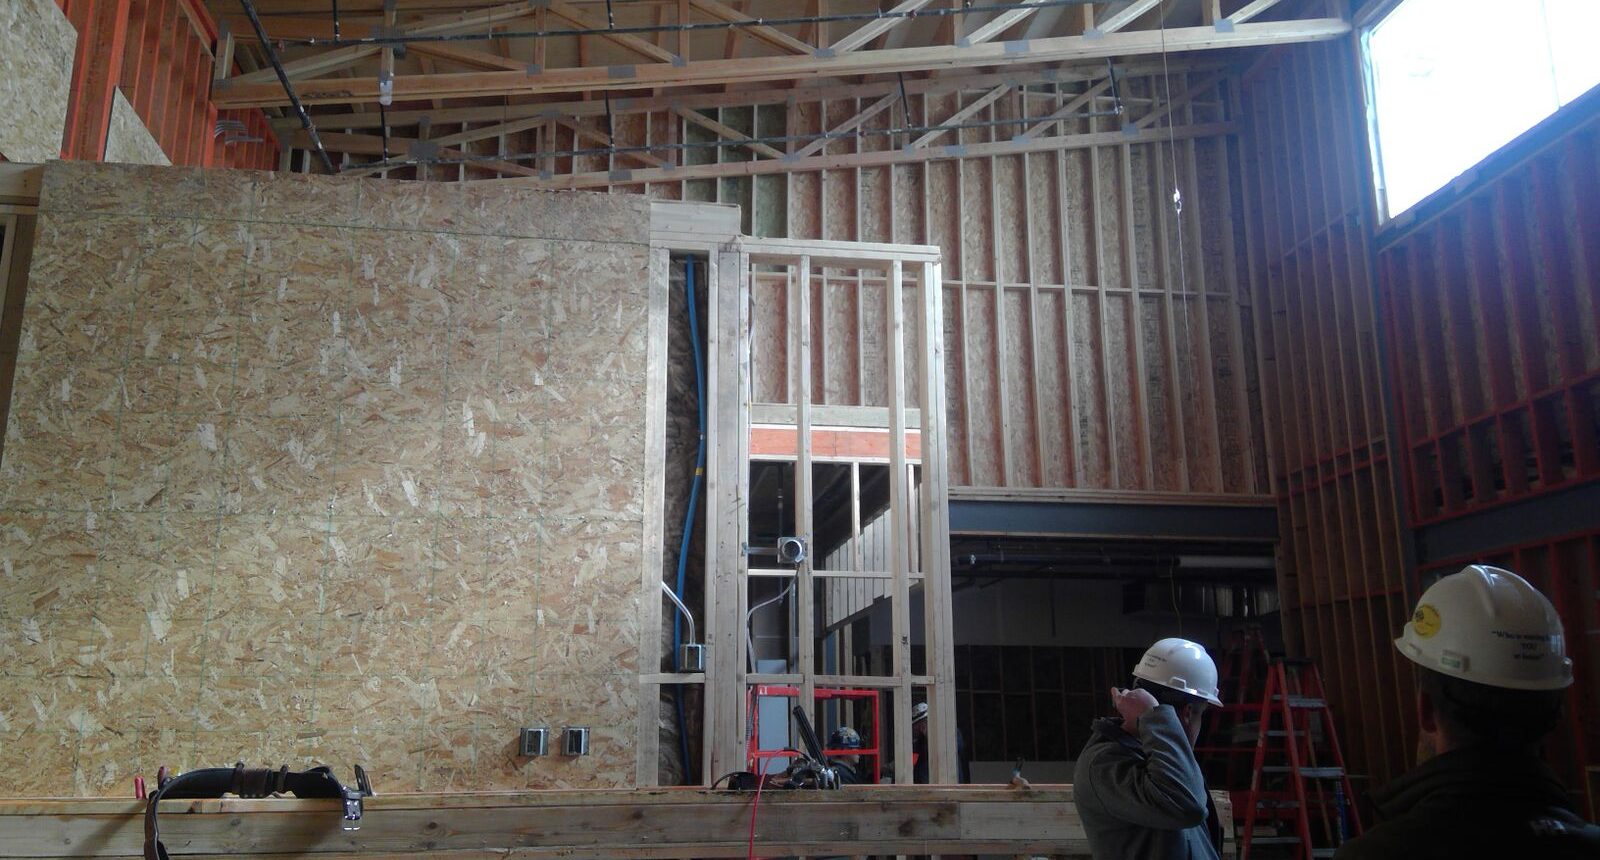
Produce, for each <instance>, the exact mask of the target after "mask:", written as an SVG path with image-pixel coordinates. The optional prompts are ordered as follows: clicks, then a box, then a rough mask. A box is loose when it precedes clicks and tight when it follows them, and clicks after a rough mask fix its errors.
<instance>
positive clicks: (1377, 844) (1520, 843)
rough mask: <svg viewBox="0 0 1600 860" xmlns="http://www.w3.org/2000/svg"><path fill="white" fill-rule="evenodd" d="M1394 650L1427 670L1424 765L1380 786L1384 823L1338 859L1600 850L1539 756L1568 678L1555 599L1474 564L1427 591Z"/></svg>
mask: <svg viewBox="0 0 1600 860" xmlns="http://www.w3.org/2000/svg"><path fill="white" fill-rule="evenodd" d="M1395 645H1396V646H1398V647H1399V649H1400V653H1401V654H1404V655H1405V656H1406V659H1408V660H1410V661H1411V662H1413V663H1415V664H1417V666H1418V667H1419V668H1418V670H1417V714H1418V718H1419V719H1418V722H1419V725H1420V728H1421V735H1420V737H1419V739H1418V745H1417V746H1418V755H1419V758H1421V759H1422V761H1421V763H1420V764H1419V765H1418V766H1417V768H1416V769H1414V770H1412V771H1411V772H1410V773H1408V774H1406V775H1405V776H1402V777H1400V779H1398V780H1397V781H1395V782H1394V783H1393V784H1391V785H1388V786H1385V787H1384V788H1383V789H1381V790H1380V791H1378V792H1376V793H1375V795H1374V797H1373V802H1374V805H1375V806H1376V807H1377V811H1378V814H1379V818H1380V820H1382V821H1383V823H1382V824H1379V825H1378V826H1376V827H1373V828H1371V829H1369V830H1368V831H1367V833H1366V835H1365V836H1362V837H1359V838H1357V839H1354V840H1351V841H1350V842H1347V843H1345V845H1344V846H1343V847H1341V848H1340V849H1339V852H1338V853H1337V854H1336V855H1335V857H1337V858H1340V860H1369V858H1387V857H1395V858H1405V860H1423V858H1429V857H1449V858H1460V857H1529V858H1533V857H1538V858H1549V859H1550V860H1558V858H1569V857H1571V858H1577V857H1585V858H1590V860H1593V858H1597V857H1600V828H1596V827H1595V826H1593V825H1589V824H1585V823H1584V821H1583V819H1582V818H1580V817H1579V816H1578V815H1577V814H1576V813H1575V812H1573V810H1572V807H1571V804H1570V802H1569V801H1568V799H1567V792H1566V789H1565V788H1563V787H1562V785H1561V782H1560V781H1559V780H1558V779H1557V778H1556V775H1555V773H1554V772H1552V771H1551V770H1550V768H1549V766H1548V765H1546V764H1545V763H1544V761H1543V760H1542V759H1541V758H1540V757H1539V750H1538V746H1539V742H1540V740H1542V739H1543V738H1544V736H1545V735H1547V734H1549V733H1550V731H1551V730H1552V729H1554V728H1555V727H1556V724H1557V723H1558V722H1559V721H1560V719H1561V700H1562V697H1563V695H1564V694H1563V692H1562V691H1563V690H1565V689H1566V688H1567V686H1568V685H1570V684H1571V683H1572V661H1571V660H1570V659H1568V658H1567V656H1566V639H1565V636H1564V635H1563V632H1562V629H1561V618H1560V617H1559V616H1558V615H1556V610H1555V607H1554V606H1551V605H1550V601H1549V600H1547V599H1546V598H1545V596H1544V595H1543V594H1540V593H1539V591H1538V589H1536V588H1534V587H1533V586H1532V585H1529V584H1528V582H1527V581H1526V580H1524V579H1523V578H1522V577H1520V576H1517V575H1516V574H1514V573H1512V572H1511V571H1509V570H1501V569H1500V568H1497V567H1489V566H1487V565H1480V564H1474V565H1470V566H1468V567H1466V568H1464V569H1463V570H1462V571H1461V572H1460V573H1454V574H1451V575H1450V576H1446V577H1444V578H1442V579H1440V580H1439V581H1438V582H1436V583H1434V584H1433V586H1432V587H1431V588H1429V589H1428V590H1427V591H1425V592H1423V594H1422V599H1421V600H1420V601H1418V603H1417V610H1416V612H1414V613H1412V615H1411V620H1410V621H1409V622H1407V623H1406V626H1405V632H1404V633H1402V634H1401V636H1400V638H1399V639H1397V640H1395Z"/></svg>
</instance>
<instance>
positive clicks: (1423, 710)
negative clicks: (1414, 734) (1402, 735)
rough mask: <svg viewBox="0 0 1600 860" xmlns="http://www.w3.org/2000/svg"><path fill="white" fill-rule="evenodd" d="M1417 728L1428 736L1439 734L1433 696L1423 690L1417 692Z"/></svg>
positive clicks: (1437, 716)
mask: <svg viewBox="0 0 1600 860" xmlns="http://www.w3.org/2000/svg"><path fill="white" fill-rule="evenodd" d="M1417 727H1418V728H1420V729H1421V730H1422V731H1424V732H1428V733H1430V734H1438V732H1439V712H1438V711H1437V710H1436V709H1435V708H1434V704H1433V696H1431V695H1429V694H1428V693H1427V692H1426V691H1424V690H1418V691H1417Z"/></svg>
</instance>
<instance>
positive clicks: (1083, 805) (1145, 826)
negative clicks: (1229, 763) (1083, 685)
mask: <svg viewBox="0 0 1600 860" xmlns="http://www.w3.org/2000/svg"><path fill="white" fill-rule="evenodd" d="M1133 685H1134V686H1133V689H1131V690H1123V689H1112V691H1111V702H1112V704H1113V705H1114V706H1115V707H1116V709H1117V713H1118V714H1119V715H1120V716H1118V717H1105V718H1103V719H1099V720H1096V721H1095V723H1094V727H1093V728H1094V730H1093V734H1092V735H1091V736H1090V738H1089V743H1088V745H1086V746H1085V747H1084V748H1083V754H1082V755H1080V756H1079V757H1078V766H1077V768H1076V770H1074V771H1073V785H1072V799H1073V802H1074V803H1076V804H1077V806H1078V817H1079V818H1080V819H1081V820H1082V821H1083V829H1084V831H1085V832H1086V833H1087V834H1088V837H1089V850H1090V851H1092V852H1093V853H1094V856H1095V858H1096V860H1132V858H1139V860H1167V858H1172V860H1179V858H1200V860H1206V858H1213V860H1214V858H1216V857H1218V856H1219V852H1220V850H1221V847H1222V827H1221V825H1220V824H1219V823H1218V819H1217V811H1216V808H1215V807H1214V806H1213V805H1212V803H1211V795H1210V794H1208V793H1207V792H1206V782H1205V777H1204V776H1203V775H1202V774H1201V772H1200V763H1199V762H1197V761H1195V757H1194V741H1195V738H1196V737H1198V736H1199V734H1200V717H1201V714H1203V713H1205V710H1206V708H1207V707H1208V706H1210V705H1221V704H1222V702H1221V700H1219V699H1218V698H1217V664H1216V663H1213V662H1212V660H1211V655H1209V654H1207V653H1206V649H1205V648H1203V647H1201V646H1200V645H1199V644H1197V643H1194V642H1190V641H1189V640H1187V639H1163V640H1161V641H1160V642H1157V643H1156V644H1154V645H1152V646H1150V650H1148V651H1146V652H1144V657H1143V658H1142V659H1141V660H1140V661H1139V665H1138V666H1135V667H1134V669H1133Z"/></svg>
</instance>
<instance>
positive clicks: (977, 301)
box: [965, 287, 1009, 487]
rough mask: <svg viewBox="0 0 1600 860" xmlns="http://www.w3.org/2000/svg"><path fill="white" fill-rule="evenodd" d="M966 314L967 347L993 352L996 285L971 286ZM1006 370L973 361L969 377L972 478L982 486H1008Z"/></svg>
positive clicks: (986, 352) (968, 395) (979, 352)
mask: <svg viewBox="0 0 1600 860" xmlns="http://www.w3.org/2000/svg"><path fill="white" fill-rule="evenodd" d="M965 316H966V335H967V345H968V348H969V349H972V350H973V351H974V352H975V353H977V354H979V355H985V356H990V355H994V354H995V345H996V344H995V291H994V288H993V287H968V288H967V305H966V314H965ZM1003 371H1004V368H1000V367H996V366H995V365H994V364H992V363H990V362H988V361H985V362H983V363H981V364H980V363H976V362H974V363H973V365H972V372H971V373H970V374H968V376H967V398H968V402H969V403H970V404H971V405H972V414H971V415H970V416H968V418H969V422H970V423H969V426H970V431H971V433H972V440H971V448H972V481H973V483H975V484H978V485H981V486H988V487H1002V486H1005V477H1006V476H1005V470H1004V464H1003V463H1002V462H1001V457H1000V453H1001V452H1000V445H1001V443H1000V434H1002V433H1004V432H1005V425H1006V419H1007V418H1008V417H1009V416H1007V415H1003V414H1001V411H1000V379H999V374H1000V373H1002V372H1003Z"/></svg>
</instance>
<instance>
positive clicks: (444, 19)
mask: <svg viewBox="0 0 1600 860" xmlns="http://www.w3.org/2000/svg"><path fill="white" fill-rule="evenodd" d="M543 2H544V0H521V2H518V3H506V4H502V5H500V6H495V7H493V8H490V9H484V10H482V11H478V12H469V13H467V14H464V15H445V16H439V17H432V18H425V19H423V20H421V21H417V22H414V23H411V24H407V25H405V26H403V27H399V28H397V29H398V32H399V34H400V36H401V37H402V38H403V37H404V36H451V35H457V34H461V33H472V32H476V31H483V30H490V29H494V28H498V27H503V26H505V25H507V24H510V23H512V22H514V21H518V20H521V19H523V18H526V17H529V16H530V15H533V14H534V13H535V12H537V11H538V10H539V9H540V8H542V6H543ZM267 35H268V36H269V37H270V36H271V35H272V34H271V33H268V34H267ZM381 50H382V46H381V45H351V46H349V47H346V48H335V49H333V50H331V51H324V52H321V53H316V54H312V55H311V56H309V57H301V58H300V59H298V60H291V61H289V62H286V63H284V64H283V70H284V73H285V74H286V75H288V77H289V80H291V81H292V80H297V79H300V78H304V77H309V76H311V75H320V74H325V73H327V72H331V71H337V70H339V69H344V68H348V67H350V66H353V65H355V64H356V63H359V62H361V61H362V60H365V59H367V58H368V57H373V56H377V55H378V54H379V53H380V52H381ZM276 80H277V72H276V71H275V70H273V69H262V70H261V71H258V72H247V73H245V74H242V75H236V76H234V77H231V78H228V79H227V80H224V81H220V82H219V84H220V85H221V86H222V87H224V88H226V87H240V86H251V85H255V84H260V83H262V82H265V81H276ZM284 101H285V103H287V102H288V99H287V98H286V99H285V100H284Z"/></svg>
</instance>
